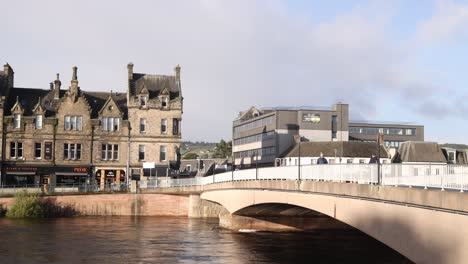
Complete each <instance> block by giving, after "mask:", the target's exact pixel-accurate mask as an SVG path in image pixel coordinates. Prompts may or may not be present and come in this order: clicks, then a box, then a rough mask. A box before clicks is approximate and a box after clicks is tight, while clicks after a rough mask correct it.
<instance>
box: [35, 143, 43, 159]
mask: <svg viewBox="0 0 468 264" xmlns="http://www.w3.org/2000/svg"><path fill="white" fill-rule="evenodd" d="M34 158H35V159H41V158H42V144H41V143H35V144H34Z"/></svg>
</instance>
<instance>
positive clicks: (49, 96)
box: [0, 63, 183, 185]
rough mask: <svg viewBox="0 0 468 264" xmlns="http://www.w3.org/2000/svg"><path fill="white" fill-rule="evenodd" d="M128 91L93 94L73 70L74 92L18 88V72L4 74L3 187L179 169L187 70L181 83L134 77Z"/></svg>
mask: <svg viewBox="0 0 468 264" xmlns="http://www.w3.org/2000/svg"><path fill="white" fill-rule="evenodd" d="M127 68H128V89H127V91H126V93H119V92H117V93H116V92H112V91H110V92H86V91H82V90H81V88H80V87H79V82H78V73H77V67H73V73H72V79H71V83H70V85H69V87H68V89H61V85H62V83H61V80H60V79H59V75H58V74H57V78H56V80H55V81H54V82H53V83H51V84H50V89H31V88H18V87H14V82H13V81H14V72H13V69H12V68H11V67H10V65H8V64H6V65H5V66H4V69H3V71H0V115H1V117H2V119H3V126H1V127H0V132H1V135H2V140H1V142H0V147H1V153H0V155H1V176H2V177H1V183H2V184H4V185H18V184H22V185H24V184H39V183H51V184H57V185H60V184H72V183H73V184H76V183H94V182H97V183H99V184H101V185H104V184H108V183H117V184H119V183H123V182H126V181H127V180H128V179H130V178H129V176H130V177H133V178H139V177H140V176H144V175H143V169H142V168H143V163H144V162H150V163H151V164H155V166H156V167H157V168H159V173H160V174H159V175H161V174H163V173H164V172H165V171H167V168H169V167H170V166H171V165H172V166H177V163H178V162H177V160H178V157H177V153H178V151H177V150H178V148H179V146H180V142H181V117H182V99H183V98H182V93H181V83H180V67H179V66H177V67H176V68H175V74H174V75H170V76H169V75H150V74H142V73H134V72H133V64H131V63H130V64H128V66H127Z"/></svg>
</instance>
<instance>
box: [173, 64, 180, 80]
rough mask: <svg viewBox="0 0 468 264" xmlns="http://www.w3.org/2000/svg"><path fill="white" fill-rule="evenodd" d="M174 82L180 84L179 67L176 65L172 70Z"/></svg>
mask: <svg viewBox="0 0 468 264" xmlns="http://www.w3.org/2000/svg"><path fill="white" fill-rule="evenodd" d="M174 71H175V78H176V81H177V82H179V83H180V65H179V64H177V66H175V68H174Z"/></svg>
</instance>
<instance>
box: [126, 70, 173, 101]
mask: <svg viewBox="0 0 468 264" xmlns="http://www.w3.org/2000/svg"><path fill="white" fill-rule="evenodd" d="M144 88H146V89H147V90H148V92H149V96H150V98H154V97H157V96H158V95H159V93H160V92H161V91H162V90H163V89H164V88H167V90H168V91H169V93H170V98H171V99H173V98H176V97H178V96H179V94H180V91H179V86H178V84H177V80H176V78H175V76H172V75H156V74H144V73H134V74H133V80H132V81H131V82H130V94H131V95H138V94H140V92H141V91H142V90H143V89H144Z"/></svg>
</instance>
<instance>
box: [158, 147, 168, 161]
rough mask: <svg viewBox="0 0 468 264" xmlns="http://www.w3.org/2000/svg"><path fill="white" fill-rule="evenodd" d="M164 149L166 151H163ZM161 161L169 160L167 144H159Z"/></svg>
mask: <svg viewBox="0 0 468 264" xmlns="http://www.w3.org/2000/svg"><path fill="white" fill-rule="evenodd" d="M163 150H164V151H163ZM163 157H164V159H163ZM159 161H161V162H162V161H167V147H166V146H165V145H161V146H159Z"/></svg>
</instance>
